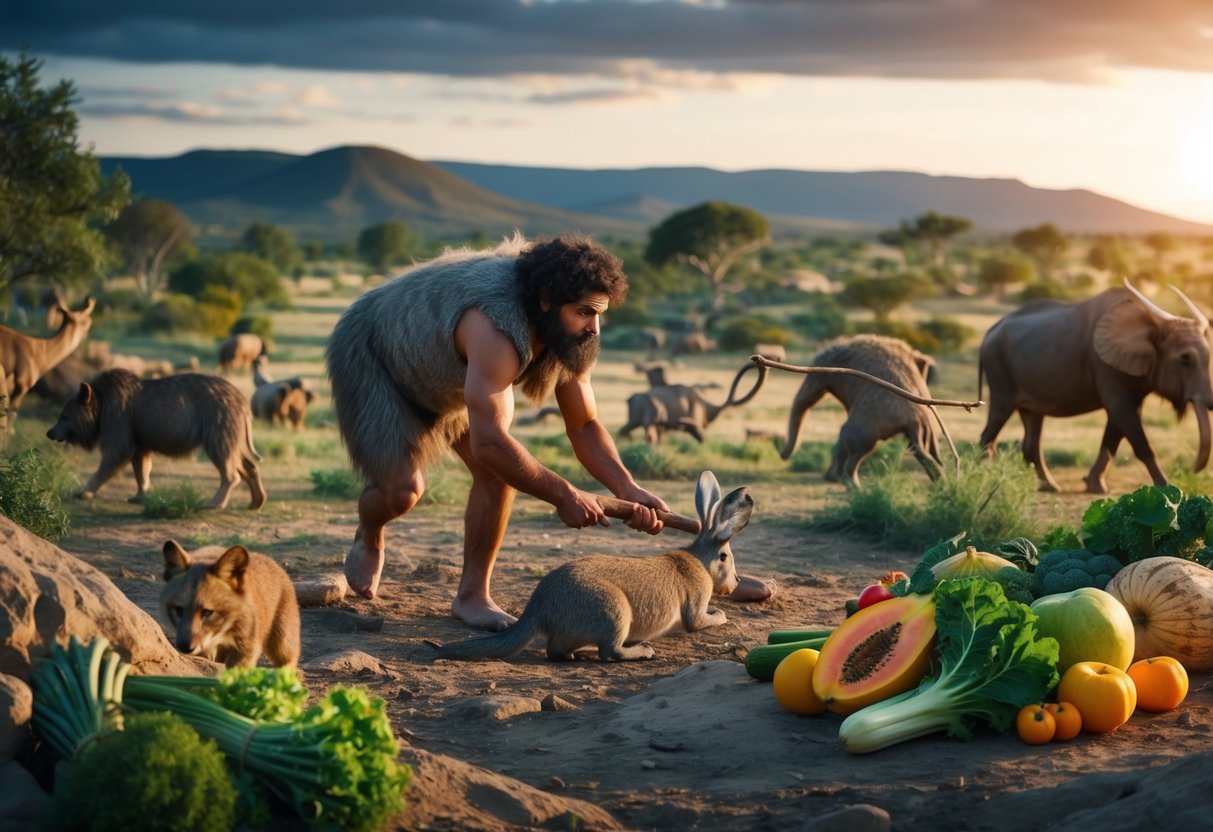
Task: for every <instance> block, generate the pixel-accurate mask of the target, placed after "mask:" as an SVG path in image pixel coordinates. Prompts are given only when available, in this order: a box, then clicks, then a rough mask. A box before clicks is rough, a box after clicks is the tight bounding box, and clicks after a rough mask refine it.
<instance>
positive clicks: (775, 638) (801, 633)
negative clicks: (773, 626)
mask: <svg viewBox="0 0 1213 832" xmlns="http://www.w3.org/2000/svg"><path fill="white" fill-rule="evenodd" d="M832 632H834V628H833V627H826V628H824V629H817V630H805V629H800V628H797V629H793V630H771V632H769V633H767V644H785V643H787V642H789V641H808V640H809V639H813V638H824V637H825V636H828V635H829V634H830V633H832Z"/></svg>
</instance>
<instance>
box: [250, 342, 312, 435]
mask: <svg viewBox="0 0 1213 832" xmlns="http://www.w3.org/2000/svg"><path fill="white" fill-rule="evenodd" d="M268 363H269V359H268V358H266V357H265V356H264V355H259V356H257V358H255V359H254V360H253V395H252V398H251V399H250V405H251V406H252V409H253V416H255V417H257V418H258V419H264V420H265V421H267V422H269V423H270V424H275V423H281V424H282V425H284V426H286V427H288V428H290V429H291V430H299V429H300V428H302V427H303V423H304V421H305V420H306V418H307V409H308V406H309V405H310V404H311V403H312V402H314V401H315V400H316V393H315V391H314V390H312V388H311V385H309V384H308V383H307V382H306V381H305V380H304V379H303V378H302V377H300V376H292V377H291V378H288V379H283V380H282V381H275V380H274V379H273V377H271V376H270V374H269V370H268V366H267V365H268Z"/></svg>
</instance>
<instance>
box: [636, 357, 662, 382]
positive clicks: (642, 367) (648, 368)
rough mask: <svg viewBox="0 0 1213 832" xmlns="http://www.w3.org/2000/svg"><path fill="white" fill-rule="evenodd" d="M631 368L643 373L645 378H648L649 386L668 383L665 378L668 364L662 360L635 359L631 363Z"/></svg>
mask: <svg viewBox="0 0 1213 832" xmlns="http://www.w3.org/2000/svg"><path fill="white" fill-rule="evenodd" d="M633 369H635V370H636V372H638V373H644V376H645V378H647V379H648V380H649V386H650V387H664V386H665V385H667V384H669V380H668V379H667V378H666V370H668V369H669V365H668V364H667V363H666V362H664V361H637V362H636V363H635V364H634V365H633Z"/></svg>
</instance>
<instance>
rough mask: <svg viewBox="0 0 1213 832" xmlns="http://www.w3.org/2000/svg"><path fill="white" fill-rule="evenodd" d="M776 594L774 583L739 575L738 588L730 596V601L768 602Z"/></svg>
mask: <svg viewBox="0 0 1213 832" xmlns="http://www.w3.org/2000/svg"><path fill="white" fill-rule="evenodd" d="M774 594H775V582H774V581H763V580H759V579H758V578H752V577H750V576H749V575H738V576H737V587H736V588H735V589H734V590H733V591H732V593H730V594H729V600H731V601H766V600H767V599H768V598H770V597H771V596H772V595H774Z"/></svg>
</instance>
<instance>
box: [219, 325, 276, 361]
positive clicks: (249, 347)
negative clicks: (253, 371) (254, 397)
mask: <svg viewBox="0 0 1213 832" xmlns="http://www.w3.org/2000/svg"><path fill="white" fill-rule="evenodd" d="M268 354H269V351H268V350H267V348H266V345H265V341H263V340H262V339H261V336H260V335H254V334H253V333H251V332H241V333H240V334H239V335H233V336H232V337H231V338H228V339H227V340H226V341H224V342H223V343H222V344H220V345H219V369H220V370H243V369H244V368H246V367H252V366H253V360H254V359H255V358H257V356H259V355H268Z"/></svg>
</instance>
